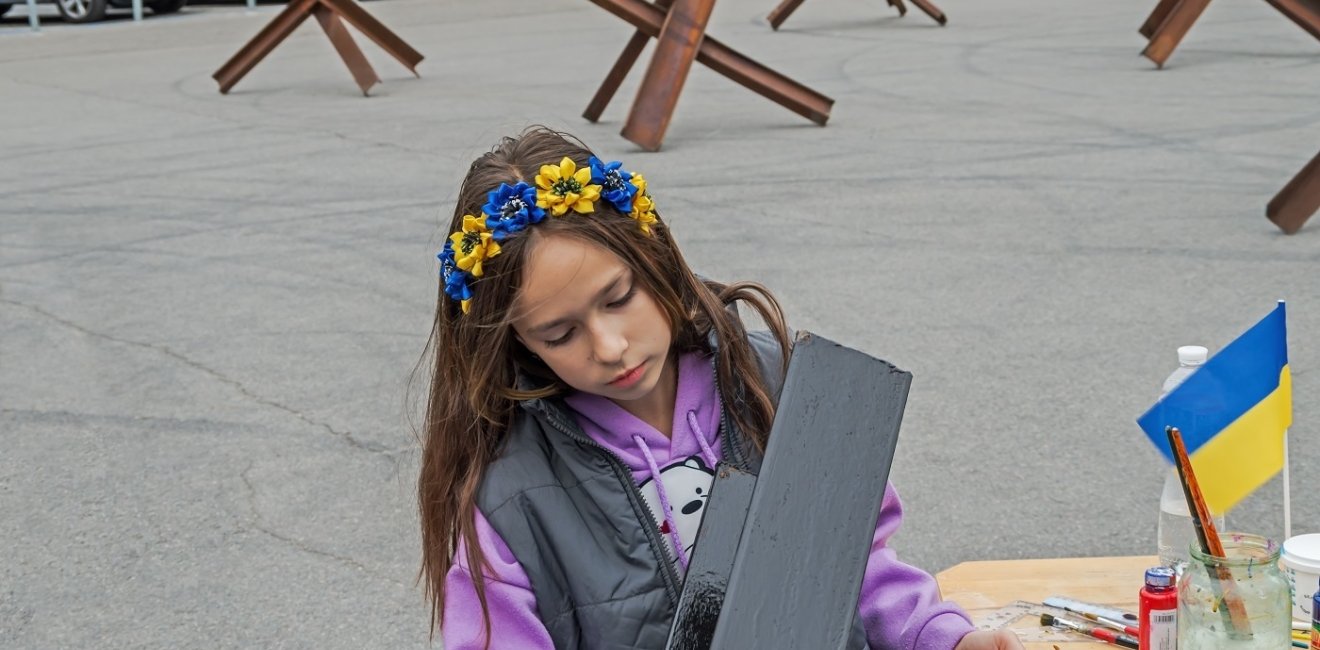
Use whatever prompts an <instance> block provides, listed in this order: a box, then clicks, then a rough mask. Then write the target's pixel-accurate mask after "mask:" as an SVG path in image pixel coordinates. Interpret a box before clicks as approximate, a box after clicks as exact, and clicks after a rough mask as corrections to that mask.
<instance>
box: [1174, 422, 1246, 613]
mask: <svg viewBox="0 0 1320 650" xmlns="http://www.w3.org/2000/svg"><path fill="white" fill-rule="evenodd" d="M1164 432H1165V433H1166V434H1168V436H1169V448H1170V449H1172V450H1173V460H1174V465H1175V466H1177V468H1178V477H1179V478H1180V479H1182V485H1183V494H1184V495H1185V496H1186V497H1187V509H1188V511H1190V512H1191V515H1192V526H1193V527H1194V528H1195V529H1196V540H1197V542H1199V543H1200V546H1201V552H1202V553H1205V554H1206V555H1209V556H1213V557H1218V558H1227V557H1228V556H1227V555H1225V553H1224V544H1223V542H1222V541H1220V539H1219V531H1217V530H1215V520H1214V518H1213V517H1212V516H1211V515H1210V508H1209V507H1207V506H1206V505H1205V497H1203V496H1201V484H1200V483H1197V481H1196V472H1194V471H1193V470H1192V461H1191V459H1189V458H1188V457H1187V447H1186V446H1185V445H1183V439H1182V432H1181V431H1179V430H1178V427H1166V428H1165V429H1164ZM1216 569H1217V571H1216V573H1217V576H1218V578H1219V582H1218V583H1215V584H1217V585H1218V586H1219V587H1220V588H1222V589H1223V598H1224V606H1225V609H1226V610H1227V612H1226V613H1225V616H1226V618H1227V621H1226V622H1227V623H1228V625H1229V628H1228V629H1229V631H1230V632H1236V633H1237V634H1240V635H1241V636H1242V637H1243V638H1250V637H1251V622H1250V621H1249V620H1247V607H1246V605H1245V604H1244V603H1243V602H1242V599H1241V598H1239V597H1238V595H1237V591H1236V590H1235V589H1234V586H1233V574H1232V572H1230V571H1229V569H1228V567H1226V566H1223V565H1220V566H1218V567H1216ZM1216 595H1218V594H1216Z"/></svg>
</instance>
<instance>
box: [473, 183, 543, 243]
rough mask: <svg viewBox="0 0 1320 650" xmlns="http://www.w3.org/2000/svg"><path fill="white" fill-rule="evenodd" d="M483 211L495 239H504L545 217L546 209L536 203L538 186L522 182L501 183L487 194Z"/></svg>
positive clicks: (482, 207)
mask: <svg viewBox="0 0 1320 650" xmlns="http://www.w3.org/2000/svg"><path fill="white" fill-rule="evenodd" d="M481 211H482V212H483V213H485V215H486V227H487V228H490V230H491V234H492V235H493V236H494V237H495V241H504V239H505V238H506V237H508V236H509V235H512V234H513V233H516V232H518V231H519V230H522V229H523V228H526V227H527V226H530V225H531V224H534V223H541V220H542V219H545V210H544V209H543V208H539V207H537V205H536V188H535V187H533V186H531V185H528V184H527V183H522V182H520V183H518V184H517V185H513V186H510V185H509V184H508V183H500V186H499V187H498V188H496V189H493V190H491V191H490V193H489V194H487V195H486V205H483V206H481Z"/></svg>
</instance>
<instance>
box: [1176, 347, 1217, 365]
mask: <svg viewBox="0 0 1320 650" xmlns="http://www.w3.org/2000/svg"><path fill="white" fill-rule="evenodd" d="M1208 356H1210V351H1209V350H1207V349H1205V348H1203V347H1201V346H1199V345H1184V346H1182V347H1180V348H1178V363H1179V365H1184V366H1199V365H1201V364H1203V363H1205V360H1206V357H1208Z"/></svg>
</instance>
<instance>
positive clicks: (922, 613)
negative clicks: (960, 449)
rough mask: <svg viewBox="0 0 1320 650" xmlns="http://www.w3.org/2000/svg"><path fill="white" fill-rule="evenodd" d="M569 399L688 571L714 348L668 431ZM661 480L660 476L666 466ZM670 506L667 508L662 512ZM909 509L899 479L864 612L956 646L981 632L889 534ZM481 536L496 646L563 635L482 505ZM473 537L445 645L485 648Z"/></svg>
mask: <svg viewBox="0 0 1320 650" xmlns="http://www.w3.org/2000/svg"><path fill="white" fill-rule="evenodd" d="M565 401H567V403H568V405H569V407H570V408H571V409H572V410H573V412H574V415H575V416H576V418H577V421H578V424H580V425H581V426H582V429H583V431H585V432H586V434H587V435H588V436H590V437H591V438H592V439H593V440H595V441H596V442H598V443H600V444H601V445H602V446H604V447H605V448H606V449H609V450H610V451H612V452H613V453H615V454H617V455H618V456H619V459H620V460H622V461H623V463H624V464H625V465H627V466H628V467H629V468H630V469H631V470H632V473H633V479H634V480H635V481H636V482H637V484H638V485H639V486H640V487H641V491H642V496H643V498H644V499H645V500H646V502H647V504H648V505H650V506H651V512H652V515H653V516H655V517H656V523H657V525H659V526H660V530H661V532H662V533H664V534H665V535H666V537H667V539H668V540H669V552H670V557H671V559H672V560H673V561H674V563H675V569H677V570H678V571H679V575H682V574H683V572H684V570H685V569H686V567H687V558H688V556H689V555H690V554H691V552H692V544H693V542H694V540H695V537H696V530H697V526H699V524H700V520H701V513H702V512H704V504H705V496H704V495H706V494H708V493H709V492H710V481H711V478H713V473H712V469H713V468H714V467H715V463H716V462H717V461H718V460H719V459H720V455H721V452H720V444H719V441H718V440H717V436H718V433H719V422H720V404H719V399H718V394H717V393H716V390H715V373H714V370H713V369H712V365H711V359H710V357H707V356H703V355H700V354H695V353H690V354H685V355H682V356H680V357H679V361H678V394H677V399H675V403H674V430H673V435H672V437H670V436H666V435H664V434H662V433H660V432H659V431H657V430H656V429H655V428H654V427H652V426H650V425H649V424H646V423H645V422H643V421H641V420H640V419H638V418H637V417H635V416H633V415H632V414H631V413H628V412H627V411H625V410H624V409H623V408H622V407H620V406H618V405H617V404H615V403H614V402H611V401H610V400H608V399H606V398H603V397H600V396H597V395H591V394H588V393H581V392H578V393H574V394H572V395H570V396H569V397H568V398H567V399H566V400H565ZM657 471H658V472H659V473H660V480H656V472H657ZM660 513H666V516H660ZM902 519H903V506H902V504H901V503H900V502H899V500H898V494H897V493H896V492H895V491H894V487H893V485H887V486H885V497H884V502H883V503H882V505H881V506H880V518H879V521H878V522H877V523H876V528H875V536H874V537H873V538H872V540H871V554H870V558H869V559H868V560H867V563H866V573H865V575H864V576H863V578H862V591H861V596H860V598H859V600H858V606H857V607H858V612H859V614H860V616H861V621H862V626H863V627H864V628H865V630H866V639H867V643H868V644H869V645H870V647H871V648H873V649H875V650H917V649H920V650H952V648H953V647H954V646H956V645H957V644H958V642H959V641H960V640H962V637H963V635H965V634H967V633H968V632H971V631H972V629H973V627H972V624H971V620H970V619H969V618H968V616H967V614H966V613H964V612H963V611H962V610H961V609H959V608H958V606H957V605H954V604H953V603H950V602H945V601H942V600H941V599H940V593H939V587H938V586H937V585H936V583H935V579H934V578H933V577H931V575H930V574H928V573H926V572H925V571H922V570H921V569H918V568H916V567H913V566H910V565H907V564H904V563H902V562H899V561H898V559H897V557H896V556H895V553H894V551H893V549H891V548H889V547H888V545H887V542H888V540H889V538H890V537H891V536H893V534H894V533H895V532H896V531H897V530H898V526H899V524H900V523H901V521H902ZM476 526H477V543H479V544H480V545H481V550H482V551H483V552H484V553H485V556H486V558H487V560H488V561H489V562H490V564H491V569H492V573H491V574H488V575H487V576H486V599H487V605H488V608H489V611H490V623H491V636H492V638H491V643H490V647H491V648H492V649H494V650H503V649H505V648H519V649H522V648H526V649H528V650H552V649H553V648H554V644H553V643H551V641H550V635H549V634H548V633H547V632H546V630H545V626H544V625H542V624H541V620H540V618H539V617H538V616H537V612H536V595H535V594H534V593H533V592H532V585H531V582H530V581H529V580H528V578H527V574H526V573H525V572H524V571H523V569H522V567H521V566H519V564H518V560H517V558H515V557H513V553H511V552H510V551H509V547H508V546H507V545H506V544H505V543H504V541H503V540H501V539H500V537H499V534H498V533H496V532H495V530H494V529H493V528H491V526H490V524H489V523H488V522H487V521H486V519H485V517H483V516H482V514H481V512H480V511H478V512H477V513H476ZM464 544H465V540H460V541H459V546H458V550H457V553H456V556H455V564H454V565H453V566H452V567H451V568H450V569H449V573H448V575H447V576H446V577H445V606H444V625H443V627H442V629H441V637H442V638H443V640H444V646H445V650H482V648H484V647H485V633H484V626H483V623H482V617H481V603H480V602H479V601H478V600H477V595H476V590H475V587H474V586H473V583H472V574H471V572H470V571H469V570H468V567H467V562H466V556H465V550H464V548H465V547H464Z"/></svg>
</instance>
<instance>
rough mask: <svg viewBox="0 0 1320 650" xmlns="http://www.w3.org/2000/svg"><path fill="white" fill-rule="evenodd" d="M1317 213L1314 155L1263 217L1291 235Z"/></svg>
mask: <svg viewBox="0 0 1320 650" xmlns="http://www.w3.org/2000/svg"><path fill="white" fill-rule="evenodd" d="M1317 210H1320V154H1316V156H1315V157H1314V158H1312V159H1311V162H1309V163H1307V164H1306V166H1305V167H1303V168H1302V170H1301V171H1299V172H1297V175H1296V176H1294V177H1293V179H1292V180H1291V181H1288V184H1287V185H1284V186H1283V189H1281V190H1279V193H1278V194H1276V195H1274V198H1273V199H1271V200H1270V203H1269V205H1268V206H1266V208H1265V216H1267V217H1269V220H1270V221H1273V222H1274V225H1276V226H1278V227H1279V228H1280V229H1281V230H1283V232H1285V233H1287V234H1289V235H1291V234H1293V233H1295V232H1297V231H1298V230H1301V228H1302V226H1303V225H1305V224H1306V220H1307V219H1310V218H1311V215H1313V214H1315V213H1316V211H1317Z"/></svg>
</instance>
